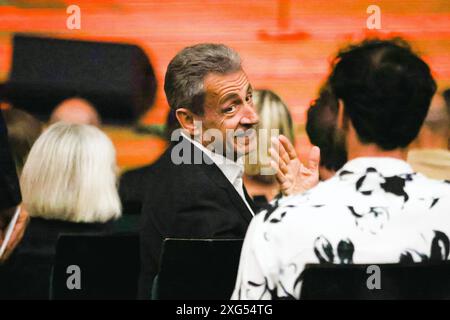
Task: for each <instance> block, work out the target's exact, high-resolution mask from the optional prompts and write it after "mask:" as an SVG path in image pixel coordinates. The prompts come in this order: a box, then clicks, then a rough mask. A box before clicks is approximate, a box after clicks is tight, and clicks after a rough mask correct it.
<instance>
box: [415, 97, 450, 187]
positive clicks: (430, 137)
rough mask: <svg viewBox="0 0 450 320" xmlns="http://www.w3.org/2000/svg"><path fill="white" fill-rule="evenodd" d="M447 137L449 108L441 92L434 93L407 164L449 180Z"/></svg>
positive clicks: (449, 157) (449, 159)
mask: <svg viewBox="0 0 450 320" xmlns="http://www.w3.org/2000/svg"><path fill="white" fill-rule="evenodd" d="M449 137H450V114H449V109H448V107H447V104H446V102H445V99H444V98H443V96H442V94H436V95H435V96H434V97H433V100H432V101H431V106H430V110H429V111H428V114H427V117H426V118H425V122H424V124H423V126H422V128H421V129H420V132H419V135H418V136H417V138H416V140H415V141H414V142H413V144H412V145H411V149H410V151H409V153H408V162H409V164H411V166H412V167H413V169H414V170H415V171H417V172H420V173H422V174H424V175H426V176H427V177H429V178H433V179H439V180H450V151H449V150H448V141H449Z"/></svg>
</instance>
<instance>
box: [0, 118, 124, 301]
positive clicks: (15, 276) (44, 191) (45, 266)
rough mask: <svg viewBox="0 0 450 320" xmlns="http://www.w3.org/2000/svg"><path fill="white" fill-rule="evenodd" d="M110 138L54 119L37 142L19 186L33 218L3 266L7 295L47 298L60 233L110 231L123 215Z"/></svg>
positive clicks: (94, 130)
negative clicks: (55, 121) (54, 122)
mask: <svg viewBox="0 0 450 320" xmlns="http://www.w3.org/2000/svg"><path fill="white" fill-rule="evenodd" d="M116 170H117V168H116V158H115V150H114V147H113V144H112V142H111V140H110V139H109V138H108V137H107V136H106V135H105V134H104V133H103V132H101V131H100V130H99V129H98V128H96V127H94V126H89V125H78V124H67V123H63V122H58V123H56V124H53V125H51V126H50V127H49V128H48V129H47V130H46V131H45V132H44V133H43V134H42V135H41V136H40V137H39V138H38V139H37V141H36V142H35V144H34V145H33V147H32V149H31V151H30V153H29V155H28V159H27V161H26V163H25V166H24V168H23V171H22V176H21V178H20V185H21V188H22V194H23V201H24V205H25V206H26V208H27V210H28V212H30V216H31V221H30V224H29V226H28V228H27V231H26V233H25V235H24V238H23V240H22V242H21V243H20V245H19V246H18V248H17V250H16V251H15V253H14V255H13V256H12V257H11V259H10V261H8V263H7V265H6V266H5V268H6V270H5V269H4V270H3V275H4V276H5V274H6V275H7V278H6V279H7V280H6V281H5V280H4V279H3V281H2V285H1V286H0V287H1V288H0V290H1V292H2V294H6V295H7V296H6V297H7V298H32V299H47V298H48V294H49V277H50V271H51V267H52V264H53V259H54V254H55V249H56V243H57V239H58V236H59V235H60V234H61V233H75V234H85V233H89V234H92V233H101V234H103V233H109V232H111V230H112V228H113V224H114V221H115V220H116V219H118V218H119V217H120V215H121V207H120V200H119V195H118V192H117V187H116Z"/></svg>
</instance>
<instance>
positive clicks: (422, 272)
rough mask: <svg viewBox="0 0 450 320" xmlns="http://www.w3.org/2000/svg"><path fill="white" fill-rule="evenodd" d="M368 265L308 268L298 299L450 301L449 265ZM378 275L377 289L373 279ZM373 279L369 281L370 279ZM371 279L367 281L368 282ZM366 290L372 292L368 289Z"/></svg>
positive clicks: (313, 266) (324, 265) (314, 265)
mask: <svg viewBox="0 0 450 320" xmlns="http://www.w3.org/2000/svg"><path fill="white" fill-rule="evenodd" d="M369 266H370V265H362V264H359V265H357V264H355V265H332V264H310V265H307V266H306V269H305V271H304V273H303V275H302V277H303V284H302V289H301V295H300V298H301V299H333V300H334V299H358V300H362V299H364V300H372V299H389V300H393V299H450V262H448V261H447V262H438V263H416V264H406V265H405V264H377V266H379V272H378V271H375V270H374V268H372V269H368V267H369ZM376 273H377V274H379V283H378V284H379V286H378V287H379V288H380V289H377V288H376V286H374V285H375V284H376V281H377V280H376V279H375V278H374V277H376V276H377V275H376ZM370 277H372V278H370ZM369 278H370V279H369ZM368 282H369V286H370V287H371V288H373V289H369V287H368Z"/></svg>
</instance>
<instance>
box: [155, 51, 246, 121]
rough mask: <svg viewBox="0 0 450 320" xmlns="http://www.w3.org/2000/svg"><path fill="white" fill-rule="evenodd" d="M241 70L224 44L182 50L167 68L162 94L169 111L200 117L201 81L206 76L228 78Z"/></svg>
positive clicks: (239, 64)
mask: <svg viewBox="0 0 450 320" xmlns="http://www.w3.org/2000/svg"><path fill="white" fill-rule="evenodd" d="M240 69H241V59H240V57H239V55H238V54H237V52H236V51H234V50H233V49H231V48H229V47H227V46H225V45H223V44H211V43H204V44H198V45H195V46H192V47H187V48H184V49H183V50H181V51H180V52H179V53H178V54H177V55H176V56H175V57H174V58H173V59H172V60H171V61H170V63H169V66H168V67H167V72H166V76H165V80H164V91H165V93H166V97H167V101H168V103H169V106H170V108H171V109H172V110H177V109H178V108H182V107H183V108H188V109H189V110H191V111H192V112H194V113H196V114H199V115H202V114H203V103H204V98H205V92H204V88H203V80H204V78H205V77H206V76H207V75H208V74H209V73H218V74H228V73H231V72H234V71H238V70H240Z"/></svg>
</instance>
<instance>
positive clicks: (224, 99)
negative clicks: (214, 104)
mask: <svg viewBox="0 0 450 320" xmlns="http://www.w3.org/2000/svg"><path fill="white" fill-rule="evenodd" d="M236 98H240V97H239V95H238V94H237V93H234V92H233V93H229V94H226V95H225V96H223V97H222V98H221V99H220V101H219V104H222V103H225V102H227V101H229V100H233V99H236Z"/></svg>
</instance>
